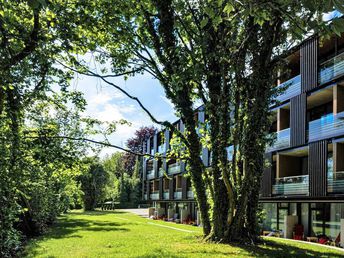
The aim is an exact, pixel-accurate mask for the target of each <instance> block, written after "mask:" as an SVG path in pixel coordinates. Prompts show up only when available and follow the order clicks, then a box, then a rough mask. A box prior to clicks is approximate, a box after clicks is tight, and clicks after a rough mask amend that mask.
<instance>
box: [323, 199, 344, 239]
mask: <svg viewBox="0 0 344 258" xmlns="http://www.w3.org/2000/svg"><path fill="white" fill-rule="evenodd" d="M325 213H328V214H326V215H327V216H325V234H326V235H327V236H329V237H331V238H333V239H335V238H336V237H337V236H338V235H339V233H340V220H341V219H342V218H344V204H343V203H331V204H330V209H325Z"/></svg>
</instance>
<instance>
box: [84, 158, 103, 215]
mask: <svg viewBox="0 0 344 258" xmlns="http://www.w3.org/2000/svg"><path fill="white" fill-rule="evenodd" d="M84 162H85V164H87V166H88V168H87V169H86V170H85V172H84V173H83V174H82V175H81V176H80V182H81V190H82V191H83V193H84V194H83V200H84V209H85V210H87V211H90V210H94V209H95V208H96V207H97V205H98V204H101V203H102V202H103V201H104V200H105V194H106V193H105V186H106V184H107V182H108V180H109V179H108V174H107V173H106V171H105V170H104V167H103V166H102V165H101V164H100V163H99V161H98V160H97V159H95V158H88V159H86V160H85V161H84Z"/></svg>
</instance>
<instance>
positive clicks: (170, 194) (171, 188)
mask: <svg viewBox="0 0 344 258" xmlns="http://www.w3.org/2000/svg"><path fill="white" fill-rule="evenodd" d="M173 179H174V177H172V178H171V179H170V181H169V183H170V185H169V199H170V200H173V198H174V180H173Z"/></svg>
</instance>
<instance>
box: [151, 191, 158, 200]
mask: <svg viewBox="0 0 344 258" xmlns="http://www.w3.org/2000/svg"><path fill="white" fill-rule="evenodd" d="M149 197H150V199H151V200H159V193H158V192H154V193H151V194H150V195H149Z"/></svg>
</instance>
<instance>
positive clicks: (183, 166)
mask: <svg viewBox="0 0 344 258" xmlns="http://www.w3.org/2000/svg"><path fill="white" fill-rule="evenodd" d="M179 123H180V132H181V133H184V131H185V125H184V123H183V121H182V120H181V119H180V121H179ZM182 151H184V149H182ZM180 171H181V172H185V162H184V161H180Z"/></svg>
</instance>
